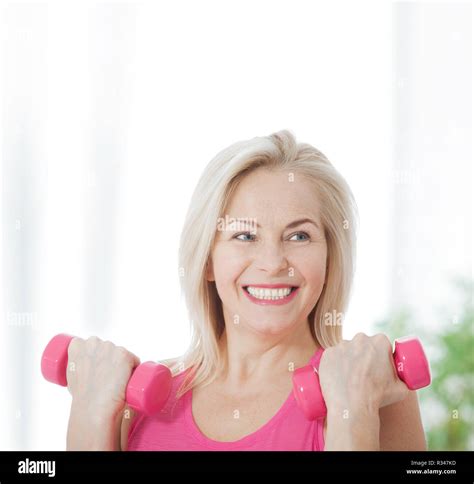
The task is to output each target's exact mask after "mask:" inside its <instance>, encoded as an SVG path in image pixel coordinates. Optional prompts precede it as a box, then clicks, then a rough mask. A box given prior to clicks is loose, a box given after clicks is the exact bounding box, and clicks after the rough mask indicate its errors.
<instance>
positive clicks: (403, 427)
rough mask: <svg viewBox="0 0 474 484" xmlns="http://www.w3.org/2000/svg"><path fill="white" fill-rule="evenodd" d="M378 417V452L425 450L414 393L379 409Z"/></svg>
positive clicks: (423, 434) (418, 409) (415, 394)
mask: <svg viewBox="0 0 474 484" xmlns="http://www.w3.org/2000/svg"><path fill="white" fill-rule="evenodd" d="M379 415H380V450H427V446H426V439H425V432H424V430H423V424H422V421H421V415H420V406H419V404H418V396H417V393H416V391H410V392H409V394H408V396H407V397H406V398H405V399H404V400H402V401H401V402H397V403H394V404H392V405H388V406H386V407H383V408H381V409H380V411H379Z"/></svg>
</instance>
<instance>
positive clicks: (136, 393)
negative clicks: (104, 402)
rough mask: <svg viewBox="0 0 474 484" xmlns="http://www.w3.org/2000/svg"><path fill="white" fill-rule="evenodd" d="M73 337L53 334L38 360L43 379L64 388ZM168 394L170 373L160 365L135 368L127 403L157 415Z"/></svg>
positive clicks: (128, 390) (138, 409) (149, 364)
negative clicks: (69, 349)
mask: <svg viewBox="0 0 474 484" xmlns="http://www.w3.org/2000/svg"><path fill="white" fill-rule="evenodd" d="M73 338H74V336H71V335H69V334H58V335H56V336H55V337H54V338H53V339H52V340H51V341H50V342H49V343H48V344H47V346H46V348H45V350H44V351H43V356H42V357H41V372H42V373H43V376H44V378H46V380H48V381H50V382H52V383H56V384H57V385H61V386H63V387H65V386H67V378H66V370H67V364H68V347H69V343H70V342H71V340H72V339H73ZM170 391H171V372H170V370H169V369H168V368H167V367H166V366H164V365H161V364H159V363H154V362H153V361H146V362H145V363H142V364H141V365H139V366H137V367H136V368H135V370H134V371H133V374H132V376H131V377H130V380H129V382H128V385H127V391H126V395H125V399H126V401H127V404H128V405H129V406H130V407H131V408H133V409H134V410H137V411H138V412H141V413H144V414H146V415H152V414H154V413H156V412H158V411H159V410H160V409H161V408H162V407H163V405H164V404H165V403H166V401H167V400H168V396H169V394H170Z"/></svg>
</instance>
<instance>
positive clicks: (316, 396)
mask: <svg viewBox="0 0 474 484" xmlns="http://www.w3.org/2000/svg"><path fill="white" fill-rule="evenodd" d="M393 358H394V363H395V368H396V369H397V373H398V377H399V378H400V379H401V380H402V381H403V382H405V384H406V386H407V387H408V388H409V389H410V390H418V388H423V387H426V386H428V385H429V384H430V383H431V374H430V367H429V364H428V360H427V358H426V355H425V352H424V350H423V346H421V343H420V340H419V339H418V338H416V337H415V336H406V337H404V338H398V339H397V340H395V351H394V353H393ZM318 367H319V363H318V364H317V367H316V368H315V367H313V366H312V365H306V366H304V367H302V368H298V369H297V370H295V372H294V373H293V395H294V396H295V399H296V401H297V403H298V405H299V407H300V408H301V410H302V411H303V413H304V414H305V416H306V418H307V419H308V420H316V419H318V418H323V417H325V416H326V413H327V408H326V404H325V403H324V398H323V394H322V392H321V387H320V385H319V376H318Z"/></svg>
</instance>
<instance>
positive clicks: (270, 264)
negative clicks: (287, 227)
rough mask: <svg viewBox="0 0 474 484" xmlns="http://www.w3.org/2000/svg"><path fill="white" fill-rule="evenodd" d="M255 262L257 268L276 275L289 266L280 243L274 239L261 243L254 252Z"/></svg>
mask: <svg viewBox="0 0 474 484" xmlns="http://www.w3.org/2000/svg"><path fill="white" fill-rule="evenodd" d="M255 263H256V266H257V268H258V269H259V270H261V271H265V272H267V273H268V274H269V275H278V274H280V273H281V271H283V270H287V269H288V266H289V264H288V259H287V258H286V254H285V252H284V249H283V247H282V245H281V243H279V242H276V241H275V242H269V243H267V244H262V246H261V247H260V249H259V251H258V253H257V254H256V259H255Z"/></svg>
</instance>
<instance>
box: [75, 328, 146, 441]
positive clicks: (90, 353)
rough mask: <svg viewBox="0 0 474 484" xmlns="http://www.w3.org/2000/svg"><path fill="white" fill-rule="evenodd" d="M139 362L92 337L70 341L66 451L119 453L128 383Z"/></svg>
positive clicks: (119, 348)
mask: <svg viewBox="0 0 474 484" xmlns="http://www.w3.org/2000/svg"><path fill="white" fill-rule="evenodd" d="M139 364H140V360H139V359H138V357H137V356H135V355H134V354H133V353H130V352H129V351H127V350H126V349H125V348H123V347H121V346H115V345H114V344H113V343H111V342H110V341H102V340H101V339H99V338H97V337H95V336H93V337H91V338H88V339H87V340H84V339H82V338H73V339H72V340H71V343H70V344H69V348H68V368H67V382H68V390H69V392H70V393H71V395H72V404H71V414H70V418H69V426H68V435H67V449H68V450H120V425H121V421H122V413H123V409H124V407H125V393H126V388H127V384H128V381H129V379H130V377H131V375H132V372H133V370H134V368H135V367H137V366H138V365H139Z"/></svg>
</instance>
